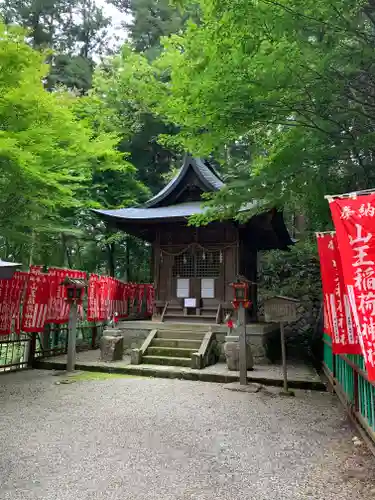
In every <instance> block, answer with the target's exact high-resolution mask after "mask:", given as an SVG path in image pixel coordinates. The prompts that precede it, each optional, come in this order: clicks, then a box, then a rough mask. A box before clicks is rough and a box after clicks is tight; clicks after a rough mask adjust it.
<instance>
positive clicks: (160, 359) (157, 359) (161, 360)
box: [142, 355, 191, 367]
mask: <svg viewBox="0 0 375 500" xmlns="http://www.w3.org/2000/svg"><path fill="white" fill-rule="evenodd" d="M142 363H145V364H147V365H167V366H188V367H190V364H191V359H190V358H179V357H173V358H172V357H169V356H148V355H147V356H142Z"/></svg>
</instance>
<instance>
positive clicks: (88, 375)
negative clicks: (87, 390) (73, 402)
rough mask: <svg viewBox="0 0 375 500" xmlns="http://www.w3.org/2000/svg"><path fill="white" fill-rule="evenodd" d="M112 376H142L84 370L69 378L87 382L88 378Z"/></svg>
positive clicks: (102, 378)
mask: <svg viewBox="0 0 375 500" xmlns="http://www.w3.org/2000/svg"><path fill="white" fill-rule="evenodd" d="M112 378H140V377H137V376H135V375H126V374H122V373H103V372H86V371H84V372H82V373H77V375H72V376H71V377H69V380H71V381H74V382H85V381H87V380H94V381H95V380H107V379H112Z"/></svg>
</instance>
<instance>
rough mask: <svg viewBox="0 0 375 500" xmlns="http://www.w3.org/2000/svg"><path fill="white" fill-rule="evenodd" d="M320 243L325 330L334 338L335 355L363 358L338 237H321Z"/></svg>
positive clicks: (319, 238) (318, 238) (320, 235)
mask: <svg viewBox="0 0 375 500" xmlns="http://www.w3.org/2000/svg"><path fill="white" fill-rule="evenodd" d="M317 242H318V252H319V258H320V272H321V276H322V286H323V297H324V301H323V303H324V323H325V324H324V330H325V332H326V333H327V334H328V335H330V336H331V338H332V351H333V353H334V354H361V352H362V351H361V346H360V344H359V339H358V335H357V330H356V327H355V324H354V323H353V317H352V313H351V309H350V304H349V298H348V294H347V293H346V288H345V284H344V277H343V273H342V265H341V256H340V252H339V249H338V245H337V238H336V234H335V233H334V232H331V233H317Z"/></svg>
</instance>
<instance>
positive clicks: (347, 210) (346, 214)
mask: <svg viewBox="0 0 375 500" xmlns="http://www.w3.org/2000/svg"><path fill="white" fill-rule="evenodd" d="M354 214H355V212H354V210H353V209H352V208H351V207H349V206H348V205H346V206H345V207H343V208H342V211H341V219H344V220H348V219H350V217H352V215H354Z"/></svg>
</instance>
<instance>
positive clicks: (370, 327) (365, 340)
mask: <svg viewBox="0 0 375 500" xmlns="http://www.w3.org/2000/svg"><path fill="white" fill-rule="evenodd" d="M330 209H331V213H332V218H333V222H334V224H335V227H336V234H337V241H338V244H339V248H340V255H341V262H342V267H343V275H344V281H345V285H346V287H347V292H348V297H349V301H350V306H351V309H352V313H353V318H354V322H355V324H356V326H357V331H358V332H359V341H360V344H361V347H362V352H363V356H364V359H365V363H366V369H367V372H368V377H369V380H371V381H375V267H374V266H375V218H374V217H375V194H369V195H363V196H354V197H351V198H335V199H331V200H330Z"/></svg>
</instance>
